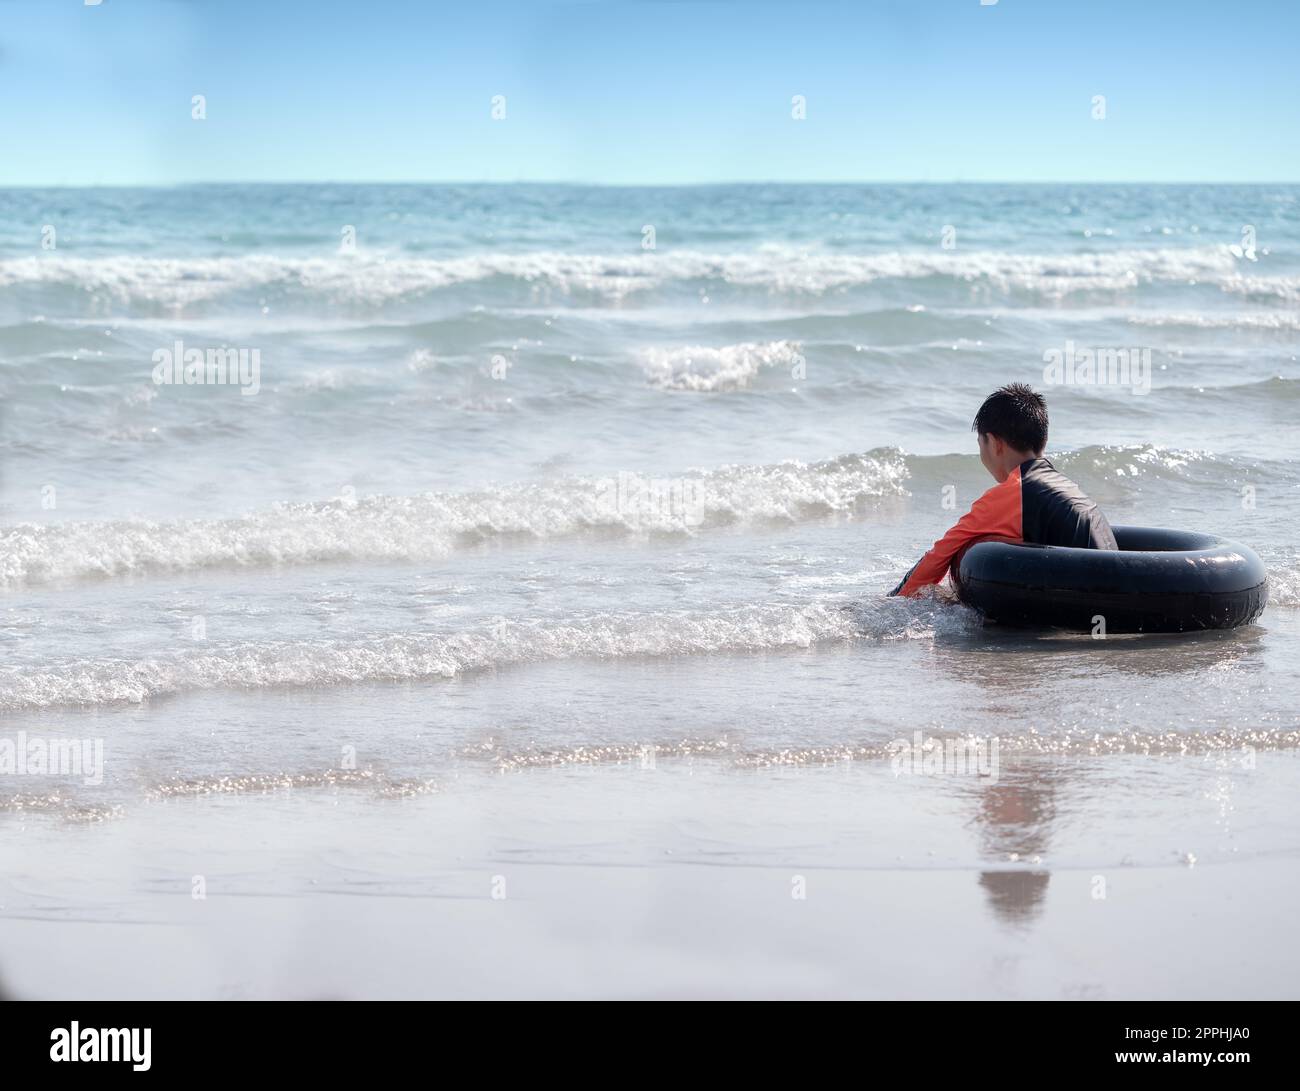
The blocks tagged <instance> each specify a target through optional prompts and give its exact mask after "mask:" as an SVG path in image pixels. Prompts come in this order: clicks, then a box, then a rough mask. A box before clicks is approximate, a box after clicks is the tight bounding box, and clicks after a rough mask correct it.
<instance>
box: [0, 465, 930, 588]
mask: <svg viewBox="0 0 1300 1091" xmlns="http://www.w3.org/2000/svg"><path fill="white" fill-rule="evenodd" d="M627 476H628V475H624V477H622V478H619V479H617V481H616V479H614V478H613V477H611V478H567V479H559V480H556V481H552V482H548V483H545V484H515V485H506V486H501V487H497V488H490V489H485V490H482V491H479V492H469V493H426V494H423V495H419V496H369V497H364V498H360V499H356V500H342V499H340V500H330V501H322V502H318V503H293V504H281V505H278V506H276V507H274V508H271V509H268V510H266V511H261V512H256V513H253V514H250V515H245V516H241V517H237V518H230V519H187V520H177V521H173V522H153V521H147V520H121V521H111V522H86V523H77V522H68V523H48V524H33V523H23V524H19V525H16V526H11V527H7V528H4V529H3V530H0V588H10V587H15V586H20V585H22V584H25V583H40V582H48V581H61V580H68V579H78V578H86V577H96V576H101V577H102V576H118V575H128V574H136V573H151V572H178V571H192V570H197V569H204V568H216V567H228V566H246V567H257V566H273V565H302V564H312V563H320V562H329V561H353V560H370V561H412V560H427V559H432V558H436V557H440V556H444V555H446V554H447V553H448V552H450V551H452V550H454V549H456V548H457V547H460V546H466V545H473V544H476V543H479V542H483V541H490V540H496V539H506V538H510V537H520V536H522V537H526V538H531V539H550V538H561V537H566V536H572V535H577V534H582V533H584V532H590V531H598V532H600V533H601V534H605V535H608V534H609V533H611V532H613V533H619V532H621V533H624V534H628V535H644V534H689V533H693V532H696V531H698V530H700V529H709V528H716V527H720V526H733V525H746V524H751V523H757V522H763V521H793V520H799V519H806V518H817V517H821V516H826V515H832V514H836V513H846V512H850V511H852V510H854V508H855V507H856V506H858V505H860V504H862V503H865V502H869V501H871V500H873V499H876V498H879V497H883V496H895V495H900V494H901V493H902V492H903V482H904V480H905V479H906V476H907V466H906V463H905V461H904V459H903V456H902V454H901V452H898V451H896V450H892V449H883V448H882V449H880V450H877V451H874V452H869V453H867V454H853V455H844V456H841V457H839V458H834V459H827V460H824V461H821V462H811V463H805V462H793V461H791V462H781V463H775V464H772V465H768V466H724V467H721V468H719V469H715V470H705V471H694V472H691V473H689V474H685V475H681V476H680V477H679V478H676V479H673V480H674V481H681V482H689V483H690V490H689V491H690V496H691V500H692V504H691V507H690V510H682V509H679V508H677V507H674V506H672V505H651V506H646V505H642V504H635V505H630V506H629V505H625V504H623V503H622V502H621V498H623V497H626V496H629V495H631V496H633V498H635V493H636V490H634V489H630V488H628V487H627V486H628V484H629V481H628V480H627ZM638 480H640V479H639V478H636V477H633V478H632V480H631V484H635V483H636V482H637V481H638ZM660 484H662V483H661V482H660ZM616 485H617V486H618V487H615V486H616Z"/></svg>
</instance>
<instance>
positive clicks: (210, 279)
mask: <svg viewBox="0 0 1300 1091" xmlns="http://www.w3.org/2000/svg"><path fill="white" fill-rule="evenodd" d="M925 278H938V279H943V280H950V281H957V282H981V283H987V284H989V285H991V286H993V287H995V288H1001V289H1020V290H1025V291H1030V292H1034V293H1042V294H1045V295H1047V296H1053V297H1057V296H1062V295H1066V294H1069V293H1071V292H1075V291H1083V290H1103V291H1113V290H1125V289H1129V288H1133V287H1135V286H1138V285H1141V284H1144V283H1154V282H1170V283H1178V284H1187V283H1189V282H1197V283H1205V284H1210V285H1212V286H1217V287H1220V288H1222V289H1224V290H1226V291H1231V292H1235V293H1238V294H1243V295H1246V296H1249V297H1259V298H1262V299H1268V300H1273V299H1281V300H1285V301H1292V300H1294V299H1295V298H1296V295H1297V289H1298V286H1300V280H1297V278H1295V277H1285V276H1259V275H1251V276H1244V275H1243V274H1242V273H1241V272H1240V268H1239V263H1238V262H1237V260H1236V259H1235V258H1234V256H1233V255H1232V253H1231V251H1230V250H1229V248H1228V247H1226V246H1200V247H1187V248H1155V249H1131V250H1113V251H1092V252H1079V253H1062V254H1017V253H1008V252H999V251H943V250H938V249H935V250H916V251H907V252H903V251H894V252H881V253H872V254H837V253H827V252H824V251H810V250H801V249H796V248H791V247H777V246H768V247H760V248H758V249H755V250H749V251H741V252H735V253H706V252H702V251H695V250H675V251H664V252H644V251H638V252H635V253H632V254H582V253H566V252H562V251H538V252H533V253H515V254H499V253H491V254H480V255H475V256H466V257H456V258H411V257H403V256H395V255H366V254H355V255H330V256H320V257H285V256H273V255H266V254H252V255H245V256H241V257H207V258H197V257H196V258H159V257H140V256H127V255H123V256H116V257H96V258H79V257H70V256H64V255H57V256H54V255H46V256H41V257H25V258H9V259H5V260H3V261H0V288H33V289H38V290H39V289H42V288H47V289H59V288H62V289H68V290H72V291H75V292H76V293H78V295H77V296H76V297H69V298H80V299H82V300H83V301H84V300H90V301H92V302H99V303H104V302H108V303H113V304H119V305H132V304H149V305H156V306H160V307H164V308H172V309H177V310H179V309H183V308H185V307H191V306H194V305H196V304H200V303H208V302H213V301H219V300H223V299H230V300H236V301H238V300H240V299H243V298H245V297H247V300H246V301H247V302H250V303H251V302H252V301H253V300H254V298H256V300H257V301H258V302H265V301H266V300H265V297H266V295H267V293H279V294H284V293H287V294H289V295H301V296H304V297H306V298H309V299H310V298H318V299H320V300H322V301H324V302H326V303H331V304H358V305H382V304H385V303H389V302H393V301H397V300H402V299H413V298H419V297H421V296H424V295H428V294H429V293H434V292H438V291H441V290H444V289H448V288H454V287H457V286H459V285H466V284H480V285H481V284H484V283H486V282H490V281H502V282H510V283H515V284H518V285H521V286H523V287H525V288H527V289H529V291H530V292H532V293H533V294H536V291H543V292H544V293H545V294H547V295H551V294H554V295H555V296H557V297H559V298H560V299H562V298H563V297H564V296H568V295H580V296H584V297H585V296H588V295H590V296H595V297H599V298H603V299H607V300H620V299H624V298H626V297H628V296H629V295H632V294H633V293H637V292H641V291H646V290H651V289H656V288H663V287H665V286H669V285H672V284H686V285H690V284H700V285H705V286H707V285H709V284H718V285H730V286H733V287H739V288H755V289H762V290H766V291H769V292H776V293H788V294H795V295H814V296H815V295H821V294H824V293H828V292H834V291H839V290H843V289H849V288H854V287H860V286H865V285H870V284H873V283H876V282H879V281H897V280H902V281H911V280H917V279H925Z"/></svg>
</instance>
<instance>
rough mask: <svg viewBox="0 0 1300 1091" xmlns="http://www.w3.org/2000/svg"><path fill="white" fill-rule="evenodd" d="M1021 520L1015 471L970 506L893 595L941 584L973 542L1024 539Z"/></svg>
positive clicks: (904, 579) (903, 580)
mask: <svg viewBox="0 0 1300 1091" xmlns="http://www.w3.org/2000/svg"><path fill="white" fill-rule="evenodd" d="M1023 531H1024V528H1023V524H1022V522H1021V517H1020V470H1019V469H1015V470H1013V471H1012V472H1011V473H1010V474H1009V475H1008V476H1007V479H1006V480H1005V481H1003V482H1001V483H1000V484H997V485H994V486H993V488H991V489H989V490H988V492H986V493H985V494H984V495H983V496H981V497H980V498H979V499H978V500H976V501H975V503H974V504H972V505H971V509H970V511H968V512H967V513H966V514H965V515H963V516H962V517H961V518H960V519H959V520H957V525H956V526H954V527H953V528H952V529H951V530H949V531H948V533H947V534H945V535H944V536H943V537H942V538H940V539H939V540H938V541H937V542H935V543H934V545H933V546H931V547H930V549H929V550H928V551H927V552H926V554H925V556H924V557H922V558H921V559H920V560H919V561H917V562H916V564H915V565H913V566H912V570H911V571H910V572H909V573H908V574H907V575H906V576H904V577H903V579H902V582H901V583H899V585H898V586H897V587H895V588H894V589H893V590H892V591H891V592H890V594H891V595H915V594H916V593H917V592H918V591H920V590H921V588H922V587H928V586H930V585H931V584H934V583H939V582H940V581H942V580H943V578H944V576H945V575H947V573H948V567H949V566H950V565H951V564H952V560H953V558H954V557H956V556H957V554H958V553H960V552H961V551H962V550H963V549H965V548H966V547H967V546H968V545H970V544H971V543H972V542H975V541H977V540H979V539H981V538H1010V539H1012V540H1013V541H1020V540H1021V538H1022V537H1023Z"/></svg>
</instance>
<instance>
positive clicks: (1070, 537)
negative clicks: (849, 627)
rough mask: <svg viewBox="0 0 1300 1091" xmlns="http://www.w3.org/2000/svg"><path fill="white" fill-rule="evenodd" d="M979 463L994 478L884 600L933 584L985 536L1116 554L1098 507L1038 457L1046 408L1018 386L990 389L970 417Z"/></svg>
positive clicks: (1044, 436) (1035, 395)
mask: <svg viewBox="0 0 1300 1091" xmlns="http://www.w3.org/2000/svg"><path fill="white" fill-rule="evenodd" d="M971 429H972V431H975V432H978V433H979V446H980V461H981V462H982V463H983V464H984V468H985V469H986V470H988V472H989V473H991V474H992V475H993V476H994V478H996V479H997V481H998V484H996V485H994V486H993V488H991V489H989V491H988V492H986V493H985V494H984V495H983V496H981V497H980V498H979V499H978V500H976V501H975V503H974V504H973V505H971V509H970V511H968V512H967V513H966V514H965V515H963V516H962V517H961V519H960V520H958V522H957V525H956V526H955V527H953V528H952V529H951V530H950V531H948V533H947V534H945V535H944V536H943V537H942V538H940V539H939V540H938V541H937V542H935V543H934V545H933V546H932V547H931V548H930V551H929V552H928V553H926V555H925V556H924V557H922V558H921V559H920V560H919V561H917V562H916V564H915V565H914V566H913V567H912V570H911V571H910V572H909V573H908V574H907V575H906V576H904V577H903V579H902V582H901V583H899V585H898V586H897V587H895V588H894V589H893V590H892V591H891V592H890V594H891V595H915V594H916V593H917V592H919V591H920V590H921V588H923V587H928V586H929V585H931V584H935V583H939V582H940V581H941V580H942V579H943V577H944V576H945V575H946V574H947V572H948V570H949V568H950V567H951V566H952V565H953V564H954V562H956V561H957V560H959V558H960V554H961V553H962V551H963V550H965V549H966V547H967V546H970V545H974V544H975V543H976V542H978V541H983V540H985V539H987V538H1002V539H1010V540H1011V541H1014V542H1035V543H1038V544H1040V545H1056V546H1076V547H1079V548H1083V549H1118V548H1119V546H1117V545H1116V544H1115V534H1114V532H1113V531H1112V530H1111V529H1110V524H1109V523H1108V522H1107V521H1106V517H1105V516H1104V515H1102V513H1101V511H1100V510H1099V509H1098V508H1097V505H1096V504H1094V503H1093V502H1092V501H1091V500H1089V499H1088V498H1087V497H1086V496H1084V494H1083V492H1082V490H1080V488H1079V486H1078V485H1076V484H1075V483H1074V482H1073V481H1071V480H1070V479H1069V478H1067V477H1065V476H1063V475H1062V474H1060V473H1058V472H1057V470H1056V467H1055V466H1053V465H1052V464H1051V463H1050V462H1048V461H1047V459H1045V458H1044V457H1043V449H1044V448H1045V447H1046V446H1047V403H1046V402H1045V401H1043V396H1042V395H1041V394H1039V393H1037V392H1035V391H1033V390H1031V389H1030V388H1029V387H1027V386H1026V385H1025V384H1024V383H1011V384H1010V385H1008V386H1004V387H1002V388H1001V389H1000V390H995V391H994V392H993V393H992V394H990V395H989V396H988V397H987V398H985V399H984V404H983V405H981V406H980V411H979V412H978V413H976V414H975V423H974V424H973V425H971Z"/></svg>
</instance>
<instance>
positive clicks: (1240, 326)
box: [1125, 311, 1300, 333]
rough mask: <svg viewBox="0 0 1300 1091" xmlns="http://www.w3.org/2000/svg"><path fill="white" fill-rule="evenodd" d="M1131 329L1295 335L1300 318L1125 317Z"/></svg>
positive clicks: (1286, 314)
mask: <svg viewBox="0 0 1300 1091" xmlns="http://www.w3.org/2000/svg"><path fill="white" fill-rule="evenodd" d="M1125 321H1126V322H1128V323H1129V325H1132V326H1175V327H1177V326H1183V327H1186V328H1188V329H1196V330H1269V331H1274V330H1275V331H1279V332H1285V333H1294V332H1296V331H1298V330H1300V314H1297V313H1295V312H1293V311H1261V312H1251V313H1244V314H1216V313H1213V312H1197V311H1181V312H1176V313H1171V314H1160V313H1136V314H1130V315H1126V316H1125Z"/></svg>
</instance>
